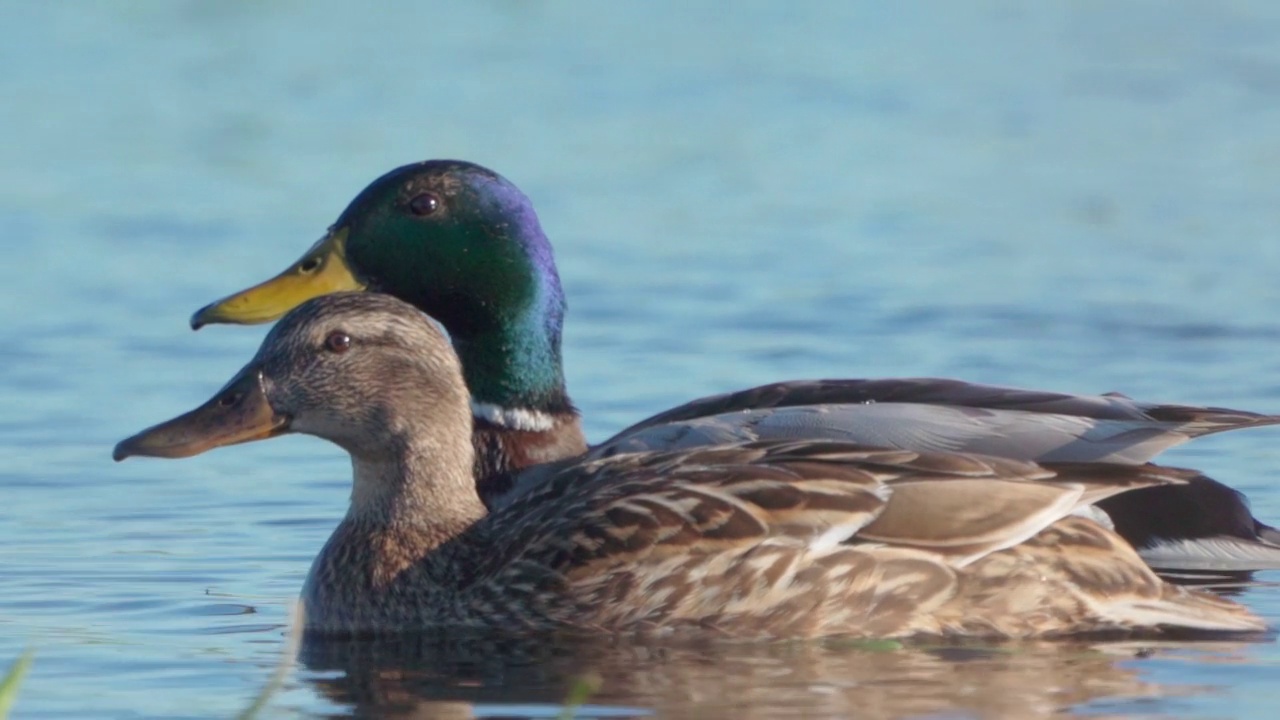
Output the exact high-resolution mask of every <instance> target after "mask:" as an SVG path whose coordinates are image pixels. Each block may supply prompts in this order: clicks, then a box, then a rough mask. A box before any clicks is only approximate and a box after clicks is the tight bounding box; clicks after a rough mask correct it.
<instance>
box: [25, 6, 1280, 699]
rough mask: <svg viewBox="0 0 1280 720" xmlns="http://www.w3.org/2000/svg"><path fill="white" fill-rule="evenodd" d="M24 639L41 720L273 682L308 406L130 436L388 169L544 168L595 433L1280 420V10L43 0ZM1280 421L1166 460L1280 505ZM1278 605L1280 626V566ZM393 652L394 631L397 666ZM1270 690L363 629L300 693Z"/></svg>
mask: <svg viewBox="0 0 1280 720" xmlns="http://www.w3.org/2000/svg"><path fill="white" fill-rule="evenodd" d="M0 26H3V27H5V28H6V33H5V35H6V40H5V42H4V43H3V44H0V129H2V130H3V131H2V132H0V235H2V237H0V248H3V262H2V263H0V319H2V320H3V322H4V327H5V328H6V329H7V333H6V338H5V341H4V342H3V351H0V352H2V353H3V357H4V358H5V361H4V362H3V363H0V428H2V429H3V430H2V432H0V663H5V662H7V661H8V659H9V658H13V657H16V656H17V655H18V654H19V653H20V652H21V651H22V649H23V648H26V647H32V648H35V651H36V656H35V662H34V665H33V667H32V671H31V674H30V676H29V677H28V678H27V681H26V682H25V683H24V685H23V687H22V691H21V693H20V695H19V698H18V704H17V706H16V708H15V717H23V718H26V717H29V718H69V717H86V718H105V717H110V718H117V717H118V718H140V717H148V718H150V717H163V718H206V717H230V716H233V715H234V714H235V713H236V712H238V711H239V710H240V709H241V708H244V707H245V706H246V705H247V704H248V703H249V702H250V700H251V698H252V697H253V696H254V695H255V694H256V693H257V692H258V690H259V688H260V687H262V686H263V685H264V684H265V683H266V682H267V679H268V677H269V676H270V674H271V672H272V669H273V668H274V667H275V666H276V664H277V663H278V661H279V658H280V656H281V653H282V650H283V648H284V646H285V632H284V626H285V624H286V623H287V619H288V613H289V608H290V604H291V602H292V600H293V598H294V597H295V596H296V594H297V591H298V589H299V587H300V585H301V583H302V580H303V577H304V576H305V573H306V571H307V569H308V566H309V562H310V559H311V558H312V557H313V556H314V554H315V553H316V552H317V550H318V549H319V548H320V546H321V544H322V543H323V541H324V539H325V538H326V537H327V535H328V533H329V532H330V530H331V529H332V527H333V525H334V524H335V523H336V521H337V519H338V518H339V517H340V516H341V514H342V512H343V510H344V508H345V503H346V499H347V492H348V489H349V465H348V464H347V462H346V460H345V459H344V457H343V456H342V454H341V452H340V451H339V450H337V449H336V448H334V447H331V446H328V445H326V444H324V443H322V442H320V441H318V440H315V439H310V438H287V439H282V440H278V441H274V442H271V443H264V444H260V445H257V446H248V447H243V448H234V449H228V450H223V451H219V452H215V453H211V454H209V455H206V456H203V457H199V458H195V459H191V460H187V461H183V462H180V463H179V462H158V461H156V462H148V461H132V462H128V463H125V464H120V465H117V464H114V463H112V462H111V461H110V451H111V447H112V445H113V444H114V443H115V442H116V441H117V440H119V439H120V438H122V437H124V436H125V435H128V434H130V433H132V432H134V431H136V430H138V429H140V428H141V427H143V426H145V425H148V424H151V423H153V422H156V421H158V420H161V419H164V418H167V417H169V416H171V415H173V414H175V413H177V412H179V411H182V410H185V409H188V408H189V407H191V406H192V405H193V404H194V403H197V402H200V401H202V400H204V399H205V398H206V397H207V396H208V394H209V393H210V392H212V391H213V390H214V389H216V388H217V387H218V386H219V385H220V384H221V383H222V382H223V381H224V380H225V379H226V378H227V377H229V376H230V374H231V373H232V372H233V371H234V370H236V369H237V368H238V367H239V366H240V365H241V364H242V363H243V362H244V361H245V360H246V359H247V358H248V357H249V356H250V355H251V353H252V352H253V351H254V350H255V349H256V347H257V344H258V342H259V341H260V339H261V337H262V335H263V332H264V331H263V329H262V328H224V327H215V328H209V329H207V330H203V331H201V332H199V333H192V332H191V331H189V330H188V329H187V325H186V321H187V318H188V316H189V315H190V313H191V312H192V311H193V310H195V309H196V308H197V307H199V306H201V305H203V304H204V303H205V302H207V301H209V300H211V299H213V298H215V297H217V296H220V295H222V294H225V293H226V292H229V291H231V290H236V289H239V288H241V287H243V286H244V285H245V284H247V283H249V282H252V281H257V280H260V279H262V278H263V277H265V276H266V275H267V274H269V273H273V272H275V271H277V270H279V269H281V268H283V267H284V265H285V264H286V263H288V262H290V261H292V260H293V259H294V258H295V257H296V256H297V255H298V254H300V253H301V252H302V251H303V250H304V249H305V248H306V247H307V246H308V245H309V244H310V243H311V242H312V241H314V240H315V239H316V238H318V237H319V236H320V234H321V233H322V232H323V231H324V229H325V228H326V227H327V225H328V224H329V223H330V222H332V221H333V220H334V219H335V218H336V217H337V214H338V213H339V212H340V211H341V209H342V208H343V206H344V205H345V204H346V202H347V201H348V200H349V199H350V198H351V197H352V196H354V194H355V193H356V192H357V191H359V190H360V189H361V188H362V187H363V186H364V185H365V184H366V183H367V182H368V181H369V180H371V179H373V178H374V177H376V176H377V175H379V174H381V173H382V172H383V171H385V170H387V169H390V168H391V167H394V166H396V165H399V164H402V163H405V162H409V161H413V160H419V159H425V158H431V157H456V158H463V159H468V160H472V161H475V162H479V163H481V164H484V165H487V166H489V167H491V168H493V169H495V170H497V171H498V172H501V173H503V174H504V175H506V176H507V177H508V178H510V179H511V180H513V181H514V182H516V183H517V184H518V185H520V186H521V187H522V188H523V189H524V190H525V191H526V192H527V193H528V194H529V195H530V196H531V197H532V198H533V200H534V202H535V204H536V206H537V207H538V209H539V213H540V216H541V218H542V221H543V225H544V227H545V228H546V230H547V232H548V234H549V235H550V237H551V238H552V240H553V242H554V243H555V246H556V250H557V259H558V261H559V265H560V269H561V275H562V278H563V280H564V284H565V288H566V291H567V293H568V296H569V301H570V311H569V315H568V325H567V328H566V336H565V346H566V350H565V351H566V356H567V372H568V376H569V383H570V391H571V392H572V393H573V397H574V399H575V400H576V402H577V403H578V405H579V406H580V407H581V408H582V409H583V411H584V413H585V416H586V420H587V428H588V431H589V435H590V437H592V438H593V439H597V440H598V439H602V438H603V437H605V436H607V435H609V434H611V433H612V431H614V430H616V429H618V428H620V427H622V426H623V425H625V424H627V423H629V422H631V421H634V420H637V419H639V418H641V417H643V416H646V415H648V414H650V413H652V412H654V411H657V410H660V409H663V408H666V407H669V406H670V405H673V404H675V403H678V402H682V401H684V400H688V399H691V398H693V397H697V396H701V395H705V394H709V393H713V392H719V391H722V390H727V389H733V388H740V387H745V386H749V385H755V384H760V383H764V382H768V381H772V380H778V379H785V378H798V377H831V376H868V377H869V376H906V375H933V376H953V377H960V378H965V379H968V380H974V381H984V382H995V383H1001V384H1012V385H1021V386H1029V387H1040V388H1046V389H1056V390H1066V391H1079V392H1101V391H1110V390H1118V391H1123V392H1125V393H1126V394H1129V395H1131V396H1133V397H1137V398H1142V399H1150V400H1162V401H1170V402H1185V403H1197V404H1217V405H1226V406H1231V407H1240V408H1244V409H1252V410H1258V411H1270V412H1280V318H1277V312H1276V311H1277V308H1280V242H1277V238H1276V235H1277V230H1280V130H1278V129H1277V128H1280V5H1277V4H1276V3H1274V2H1270V1H1267V0H1254V1H1245V0H1237V1H1236V2H1230V3H1226V2H1224V3H1212V2H1181V3H1163V2H1154V1H1152V2H1140V1H1137V0H1133V1H1122V2H1115V1H1113V0H1080V1H1078V2H1065V1H1064V2H1041V3H1025V2H1020V1H1017V0H1007V1H995V0H992V1H987V2H967V3H943V2H904V3H894V4H888V3H876V2H842V3H828V4H818V3H810V4H789V3H776V2H737V3H734V4H732V5H722V4H711V3H702V4H697V3H684V2H665V3H596V4H586V3H565V2H551V3H532V2H530V3H519V2H508V1H497V0H493V1H489V2H474V3H465V4H464V3H456V4H445V3H414V4H409V3H387V4H378V5H376V6H373V5H370V6H364V5H357V4H355V3H340V2H300V1H286V0H281V1H279V2H266V3H250V2H212V1H211V2H165V3H160V2H154V3H34V2H29V3H5V4H3V5H0ZM1278 433H1280V431H1278V430H1266V429H1263V430H1257V431H1253V432H1244V433H1237V434H1231V435H1227V436H1219V437H1213V438H1208V439H1205V440H1202V441H1198V442H1196V443H1193V444H1192V445H1190V446H1187V447H1183V448H1180V449H1178V450H1176V451H1174V452H1171V453H1169V454H1168V455H1166V456H1164V457H1163V458H1162V459H1163V460H1165V461H1167V462H1169V463H1173V464H1181V465H1190V466H1194V467H1197V468H1200V469H1203V470H1205V471H1207V472H1209V473H1210V474H1211V475H1213V476H1215V477H1217V478H1219V479H1221V480H1223V481H1225V482H1227V483H1229V484H1231V485H1233V486H1234V487H1237V488H1240V489H1241V490H1244V491H1245V492H1246V493H1248V495H1249V496H1250V498H1251V499H1252V500H1253V503H1254V510H1255V512H1256V514H1257V515H1259V517H1261V518H1263V519H1265V520H1270V521H1272V522H1276V521H1280V490H1278V489H1277V478H1278V477H1280V449H1278V448H1280V434H1278ZM1257 580H1258V583H1257V584H1256V585H1255V586H1252V587H1249V588H1246V589H1244V590H1243V592H1242V593H1241V594H1240V595H1239V596H1238V597H1239V598H1240V599H1241V600H1242V601H1243V602H1245V603H1247V604H1249V605H1250V606H1251V607H1253V608H1254V609H1256V610H1257V611H1258V612H1259V613H1261V614H1263V615H1264V616H1266V617H1267V618H1269V619H1270V620H1271V621H1272V622H1273V623H1274V624H1277V625H1280V588H1278V587H1277V586H1276V584H1275V583H1276V582H1277V581H1280V573H1261V574H1259V575H1258V576H1257ZM361 653H365V654H361ZM584 676H589V677H594V678H595V679H596V680H598V681H599V683H600V686H599V689H598V690H597V691H596V692H595V693H593V694H592V695H591V696H590V702H591V703H593V706H592V707H590V708H588V710H589V711H590V712H591V713H593V714H595V715H596V716H600V717H606V716H637V715H643V714H645V713H647V712H654V713H656V714H658V715H660V716H664V717H681V716H693V717H726V718H728V717H733V718H741V717H787V716H795V717H848V716H855V715H856V716H858V717H918V718H988V717H995V718H1038V717H1054V718H1060V717H1069V716H1076V715H1079V716H1087V717H1135V716H1136V717H1160V718H1226V717H1233V718H1270V717H1274V716H1275V710H1274V701H1273V700H1272V698H1273V697H1274V695H1273V693H1274V692H1275V687H1276V683H1277V680H1280V649H1277V647H1276V645H1275V644H1274V643H1260V644H1259V643H1255V644H1245V643H1210V644H1204V643H1201V644H1178V643H1167V644H1152V643H1146V644H1115V643H1113V644H1092V645H1078V644H1036V645H1026V646H1017V647H985V648H984V647H976V648H969V647H946V648H937V647H919V648H918V647H911V648H906V649H897V650H893V649H886V648H882V647H865V646H853V647H848V646H845V647H841V646H832V645H809V644H805V645H800V646H794V645H784V646H768V647H731V648H697V649H693V648H684V649H667V650H662V651H659V650H655V649H649V648H635V647H627V648H616V647H615V648H579V649H572V648H568V649H547V648H540V649H529V648H507V647H497V648H493V647H485V646H465V647H453V648H437V647H430V648H421V647H411V648H404V647H391V648H375V649H369V648H365V649H363V650H360V649H357V650H355V651H352V652H351V653H348V654H342V653H338V654H337V655H336V656H333V657H307V656H304V657H303V658H301V662H300V663H299V665H298V667H296V668H295V669H294V671H293V672H292V673H291V674H290V675H289V676H288V677H287V679H286V680H285V683H284V686H283V687H282V689H281V690H280V692H278V693H277V694H276V695H275V696H274V697H273V698H272V699H271V701H270V705H269V706H268V708H267V709H266V710H265V711H264V713H263V716H264V717H330V716H342V715H350V714H355V715H359V716H382V717H459V718H461V717H493V716H499V715H501V716H520V715H532V716H554V715H555V714H556V713H557V712H558V709H557V707H556V704H557V703H559V702H561V701H562V700H563V699H564V698H565V697H566V696H567V695H568V694H569V689H570V688H571V687H573V685H574V684H575V683H576V682H579V681H580V680H581V678H583V677H584Z"/></svg>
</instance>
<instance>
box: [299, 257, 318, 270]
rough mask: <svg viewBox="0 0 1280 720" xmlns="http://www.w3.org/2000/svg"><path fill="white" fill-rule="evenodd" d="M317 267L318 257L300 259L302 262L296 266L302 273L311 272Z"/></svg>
mask: <svg viewBox="0 0 1280 720" xmlns="http://www.w3.org/2000/svg"><path fill="white" fill-rule="evenodd" d="M319 267H320V258H318V257H309V258H307V259H306V260H303V261H302V264H301V265H299V266H298V270H300V271H302V272H304V273H313V272H315V271H316V269H317V268H319Z"/></svg>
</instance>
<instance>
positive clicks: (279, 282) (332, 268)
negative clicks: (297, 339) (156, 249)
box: [191, 227, 365, 330]
mask: <svg viewBox="0 0 1280 720" xmlns="http://www.w3.org/2000/svg"><path fill="white" fill-rule="evenodd" d="M346 244H347V228H345V227H344V228H337V229H334V230H331V231H330V232H329V234H327V235H325V236H324V237H323V238H321V239H320V241H319V242H317V243H316V244H315V245H313V246H312V247H311V249H310V250H308V251H307V252H306V253H304V254H303V256H302V257H301V258H299V259H298V261H297V262H295V263H294V264H292V265H290V266H289V267H288V268H287V269H286V270H285V271H284V272H282V273H280V274H279V275H276V276H275V277H273V278H271V279H270V280H267V281H266V282H263V283H260V284H258V285H254V286H253V287H251V288H249V289H247V290H241V291H240V292H238V293H234V294H232V295H228V296H227V297H224V298H222V299H221V300H218V301H215V302H212V303H210V304H208V305H206V306H204V307H202V308H200V309H199V310H197V311H196V313H195V314H194V315H192V316H191V329H192V330H199V329H200V328H202V327H204V326H205V325H214V324H218V323H223V324H232V325H254V324H257V323H264V322H270V321H272V320H275V319H277V318H279V317H280V316H282V315H284V314H285V313H287V312H289V311H290V310H292V309H293V308H295V307H297V306H298V305H301V304H302V303H304V302H306V301H307V300H310V299H311V298H314V297H319V296H320V295H328V294H329V293H334V292H340V291H343V290H364V289H365V286H364V284H363V283H361V282H360V281H359V280H357V279H356V277H355V275H354V274H353V273H352V272H351V267H350V266H349V265H348V264H347V257H346Z"/></svg>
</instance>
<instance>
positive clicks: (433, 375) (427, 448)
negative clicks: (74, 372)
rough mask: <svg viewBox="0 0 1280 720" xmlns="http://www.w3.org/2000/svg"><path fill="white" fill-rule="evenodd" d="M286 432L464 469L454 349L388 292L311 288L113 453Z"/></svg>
mask: <svg viewBox="0 0 1280 720" xmlns="http://www.w3.org/2000/svg"><path fill="white" fill-rule="evenodd" d="M290 432H294V433H306V434H310V435H316V436H318V437H322V438H324V439H326V440H330V441H332V442H334V443H336V444H337V445H339V446H341V447H342V448H344V449H345V450H347V451H348V452H349V453H350V454H351V455H352V457H353V458H354V459H355V460H356V462H357V464H359V463H361V462H365V463H394V462H396V461H397V460H398V458H399V457H400V456H421V455H430V456H435V457H437V459H444V455H446V454H447V455H448V458H447V460H448V463H449V464H453V463H462V467H466V468H469V467H470V464H469V463H470V462H471V452H472V450H471V441H470V411H469V405H468V399H467V390H466V386H465V384H464V383H463V380H462V371H461V368H460V367H459V364H458V359H457V356H456V355H454V353H453V351H452V349H451V348H450V347H449V342H448V340H447V339H446V338H445V337H444V335H443V334H442V333H441V332H440V331H439V330H438V329H436V328H435V326H433V325H432V324H431V322H430V321H429V320H428V319H427V318H426V317H425V316H423V315H422V313H420V312H418V311H417V310H415V309H414V308H412V307H410V306H409V305H406V304H405V303H402V302H400V301H398V300H396V299H394V298H392V297H389V296H386V295H380V294H374V293H339V294H333V295H326V296H322V297H320V298H315V299H312V300H309V301H307V302H305V303H303V304H302V305H301V306H299V307H298V308H297V309H295V310H293V311H292V312H290V313H289V314H288V315H287V316H285V318H284V319H283V320H281V321H280V323H278V324H277V325H276V326H275V327H274V328H272V330H271V332H270V333H269V334H268V335H267V337H266V339H265V340H264V341H263V343H262V347H261V348H260V349H259V350H258V353H257V355H255V356H254V358H253V360H251V361H250V362H249V364H248V365H246V366H245V367H244V368H243V369H242V370H241V371H240V372H239V373H238V374H237V375H236V376H235V377H234V378H232V380H231V381H230V382H228V383H227V384H226V385H225V386H224V387H223V389H222V390H220V391H219V392H218V393H217V394H216V395H214V397H213V398H211V399H210V400H209V401H208V402H206V403H205V404H204V405H202V406H200V407H198V408H196V409H195V410H192V411H191V412H188V413H186V414H184V415H182V416H179V417H177V418H174V419H173V420H169V421H168V422H165V423H161V424H159V425H156V426H154V427H151V428H148V429H147V430H144V431H142V432H141V433H138V434H137V435H134V436H133V437H131V438H128V439H127V440H124V441H122V442H121V443H120V444H119V445H117V446H116V449H115V453H114V457H115V459H116V460H123V459H124V458H126V457H130V456H133V455H150V456H156V457H186V456H190V455H197V454H199V453H202V452H205V451H206V450H210V449H213V448H215V447H220V446H223V445H232V444H237V443H242V442H249V441H252V440H261V439H265V438H269V437H274V436H277V435H281V434H284V433H290ZM454 456H457V457H456V458H455V457H454ZM442 464H444V463H442Z"/></svg>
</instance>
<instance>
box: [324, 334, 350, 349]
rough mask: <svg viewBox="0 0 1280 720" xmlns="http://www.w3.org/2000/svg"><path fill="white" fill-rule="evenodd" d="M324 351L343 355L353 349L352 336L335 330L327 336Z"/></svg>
mask: <svg viewBox="0 0 1280 720" xmlns="http://www.w3.org/2000/svg"><path fill="white" fill-rule="evenodd" d="M324 349H325V350H328V351H329V352H331V353H336V354H338V355H341V354H342V353H344V352H346V351H347V350H349V349H351V336H350V335H348V334H346V333H344V332H342V331H341V330H334V331H333V332H331V333H329V334H328V335H326V336H325V338H324Z"/></svg>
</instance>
